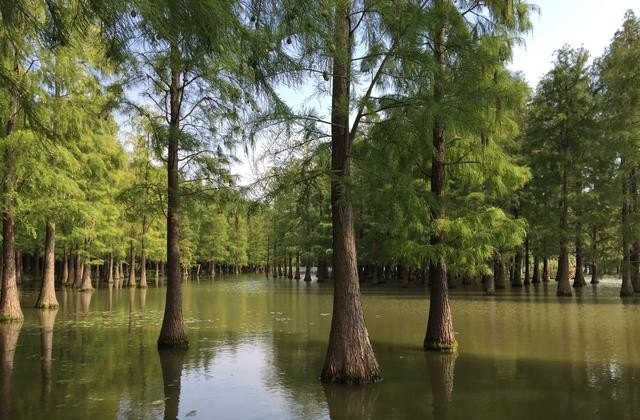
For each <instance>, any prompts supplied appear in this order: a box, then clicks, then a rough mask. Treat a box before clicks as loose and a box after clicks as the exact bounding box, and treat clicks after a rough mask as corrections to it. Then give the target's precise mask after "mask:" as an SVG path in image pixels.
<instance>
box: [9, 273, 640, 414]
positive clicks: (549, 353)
mask: <svg viewBox="0 0 640 420" xmlns="http://www.w3.org/2000/svg"><path fill="white" fill-rule="evenodd" d="M151 283H152V284H153V282H151ZM331 287H332V285H331V284H330V283H325V284H318V283H316V282H315V281H314V282H312V283H311V284H307V283H304V282H303V281H295V280H293V281H291V280H286V279H278V280H273V279H271V280H265V279H264V278H263V277H258V276H241V277H237V278H236V277H225V278H218V279H216V280H215V281H211V280H207V279H204V278H203V279H201V280H200V282H196V281H195V280H191V281H190V282H188V283H185V284H184V285H183V288H184V289H183V298H184V314H185V317H186V325H187V329H188V335H189V339H190V348H189V350H188V351H186V352H161V353H159V352H158V351H157V349H156V339H157V335H158V332H159V328H160V323H161V320H162V308H163V306H164V289H163V288H162V287H160V288H154V287H153V286H151V287H150V288H149V289H147V290H141V289H113V288H111V289H97V290H96V291H94V292H93V293H80V292H76V291H73V290H59V291H58V300H59V301H60V308H59V309H58V310H57V311H49V312H41V311H38V310H35V309H31V308H30V306H31V305H32V304H33V303H34V302H35V300H36V297H37V293H36V292H35V291H33V290H28V288H26V289H27V290H24V291H23V292H22V296H21V300H22V304H23V309H24V312H25V320H24V322H23V323H21V324H4V325H0V363H1V365H0V419H2V420H5V419H12V420H17V419H47V420H58V419H60V420H62V419H64V420H68V419H90V420H100V419H116V418H117V419H162V418H184V419H190V418H194V419H327V418H332V419H359V418H372V419H393V418H397V419H429V418H433V419H540V418H544V419H545V420H550V419H570V418H580V419H637V418H640V298H639V299H634V298H632V299H630V300H628V301H626V300H625V301H623V300H621V299H620V298H619V297H618V290H619V289H618V287H619V282H611V283H608V282H606V281H605V282H603V283H602V284H601V285H600V286H598V288H597V289H594V288H592V287H591V286H587V287H585V288H584V290H581V291H579V293H578V295H577V296H575V297H573V298H567V299H559V298H556V297H555V283H549V284H548V285H540V286H536V287H534V286H531V287H528V288H523V289H522V290H515V289H514V290H505V291H498V294H497V295H496V296H494V297H485V296H483V295H482V293H481V292H480V291H478V290H472V289H469V290H465V289H461V288H460V289H456V290H452V291H451V299H452V308H453V316H454V327H455V330H456V332H457V334H458V335H457V337H458V341H459V342H460V349H459V351H458V353H457V354H449V355H438V354H432V353H425V352H423V351H422V350H421V343H422V339H423V336H424V329H425V325H426V314H427V309H428V298H427V293H426V291H424V290H422V289H400V288H393V287H390V286H370V285H363V304H364V308H365V314H366V320H367V326H368V328H369V334H370V336H371V340H372V343H373V346H374V349H375V351H376V356H377V358H378V361H379V363H380V365H381V368H382V370H383V375H384V380H383V381H382V382H381V383H378V384H375V385H371V386H365V387H345V386H328V387H323V386H322V385H321V384H320V382H319V379H318V377H319V373H320V369H321V367H322V362H323V359H324V354H325V350H326V342H327V338H328V334H329V327H330V322H331V303H332V302H331V301H332V294H331ZM14 348H15V353H14V352H13V351H12V350H13V349H14Z"/></svg>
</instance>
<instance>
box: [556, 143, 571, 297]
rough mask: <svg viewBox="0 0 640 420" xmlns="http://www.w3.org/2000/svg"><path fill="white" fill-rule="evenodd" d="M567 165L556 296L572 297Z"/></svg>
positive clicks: (561, 217) (564, 181)
mask: <svg viewBox="0 0 640 420" xmlns="http://www.w3.org/2000/svg"><path fill="white" fill-rule="evenodd" d="M567 150H568V146H565V151H564V153H565V155H568V153H569V152H568V151H567ZM567 172H568V171H567V164H566V163H565V166H564V168H563V170H562V209H561V212H560V255H559V257H558V274H557V277H558V289H557V291H556V296H572V295H573V292H572V291H571V283H569V250H568V243H569V238H568V233H569V187H568V173H567Z"/></svg>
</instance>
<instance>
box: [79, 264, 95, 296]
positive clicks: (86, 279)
mask: <svg viewBox="0 0 640 420" xmlns="http://www.w3.org/2000/svg"><path fill="white" fill-rule="evenodd" d="M92 290H93V286H92V285H91V265H89V264H84V269H83V270H82V284H81V285H80V291H81V292H90V291H92Z"/></svg>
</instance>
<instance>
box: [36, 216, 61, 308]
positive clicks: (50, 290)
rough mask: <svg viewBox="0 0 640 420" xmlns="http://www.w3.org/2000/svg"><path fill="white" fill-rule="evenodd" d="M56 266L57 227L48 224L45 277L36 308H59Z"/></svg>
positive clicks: (45, 247)
mask: <svg viewBox="0 0 640 420" xmlns="http://www.w3.org/2000/svg"><path fill="white" fill-rule="evenodd" d="M55 264H56V225H55V223H53V222H47V230H46V235H45V245H44V275H43V276H42V284H41V285H40V295H39V296H38V300H37V301H36V308H43V309H47V308H57V307H58V299H57V298H56V289H55Z"/></svg>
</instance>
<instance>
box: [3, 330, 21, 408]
mask: <svg viewBox="0 0 640 420" xmlns="http://www.w3.org/2000/svg"><path fill="white" fill-rule="evenodd" d="M21 329H22V321H17V322H8V323H0V420H9V418H10V417H9V404H10V402H11V376H12V373H13V359H14V356H15V353H16V346H17V345H18V337H19V336H20V330H21Z"/></svg>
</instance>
